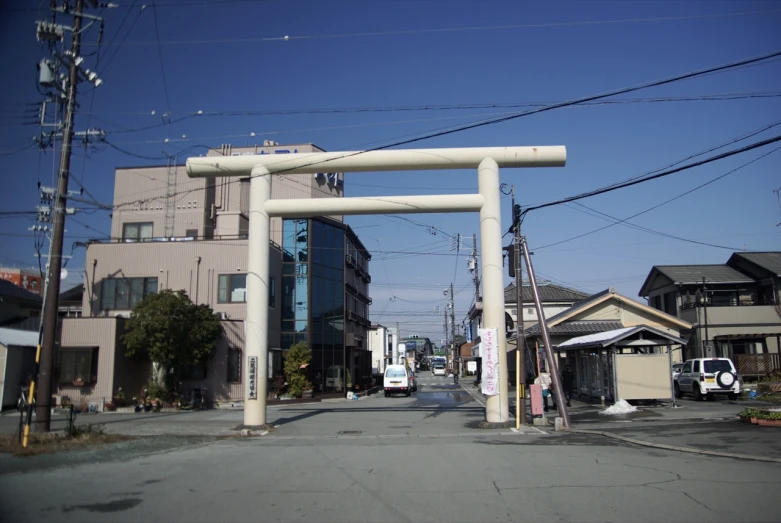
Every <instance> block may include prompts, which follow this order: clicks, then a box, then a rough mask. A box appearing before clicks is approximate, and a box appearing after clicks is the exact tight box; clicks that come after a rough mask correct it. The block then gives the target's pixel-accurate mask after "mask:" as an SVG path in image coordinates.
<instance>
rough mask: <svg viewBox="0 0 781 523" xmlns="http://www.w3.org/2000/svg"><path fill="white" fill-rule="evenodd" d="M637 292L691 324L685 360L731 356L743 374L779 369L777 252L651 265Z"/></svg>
mask: <svg viewBox="0 0 781 523" xmlns="http://www.w3.org/2000/svg"><path fill="white" fill-rule="evenodd" d="M640 296H642V297H644V298H646V299H647V300H648V304H649V305H650V306H651V307H653V308H655V309H658V310H661V311H664V312H666V313H668V314H672V315H673V316H677V317H679V318H681V319H683V320H685V321H687V322H689V323H691V324H693V332H692V335H691V336H690V338H689V343H688V345H687V346H686V349H685V352H686V354H685V356H686V359H689V358H697V357H725V358H731V359H732V360H733V361H734V362H735V365H736V366H737V368H738V372H739V373H741V374H742V375H744V376H746V377H760V376H763V375H764V374H767V373H768V372H770V371H772V370H775V369H779V368H781V359H780V356H779V348H780V347H781V305H779V304H780V303H781V252H736V253H734V254H733V255H732V256H730V258H729V259H728V260H727V262H726V263H725V264H714V265H657V266H654V267H653V268H652V269H651V272H650V273H649V274H648V277H647V278H646V280H645V282H644V283H643V286H642V288H641V289H640Z"/></svg>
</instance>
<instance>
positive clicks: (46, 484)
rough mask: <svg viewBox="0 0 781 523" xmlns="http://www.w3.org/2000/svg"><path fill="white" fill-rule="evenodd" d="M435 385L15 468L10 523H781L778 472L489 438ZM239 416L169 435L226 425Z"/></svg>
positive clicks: (581, 443) (7, 486) (463, 397)
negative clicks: (270, 424)
mask: <svg viewBox="0 0 781 523" xmlns="http://www.w3.org/2000/svg"><path fill="white" fill-rule="evenodd" d="M421 378H422V379H421V387H420V390H419V392H417V393H416V394H413V395H412V397H410V398H405V397H403V396H399V397H392V398H385V397H383V396H382V395H378V396H374V397H371V398H366V399H362V400H359V401H354V402H342V403H333V404H321V405H302V406H292V405H291V406H290V407H281V408H276V409H270V410H269V418H270V419H272V418H273V419H274V420H275V423H277V424H278V428H277V429H276V430H275V431H273V432H272V433H270V434H269V435H267V436H263V437H256V438H237V437H232V438H228V439H225V438H219V437H208V436H199V437H172V436H156V437H151V438H149V437H147V438H144V437H142V438H138V439H136V440H132V441H127V442H123V443H120V444H115V445H111V446H108V447H103V448H99V449H91V450H88V451H83V452H73V453H69V454H65V455H50V456H37V457H35V458H32V459H30V458H28V459H20V458H11V457H9V456H0V507H1V510H2V512H0V513H2V515H3V517H2V519H3V521H12V522H27V521H44V520H45V521H47V522H53V523H54V522H70V521H78V522H92V521H96V522H97V521H99V522H124V521H128V522H130V521H134V522H135V521H174V522H175V521H183V522H188V523H197V522H201V521H253V522H266V521H269V522H274V521H307V522H312V521H318V522H320V521H322V522H331V521H333V522H339V523H344V522H352V521H355V522H359V521H360V522H386V521H393V522H395V521H426V522H428V521H431V522H435V521H448V522H460V521H465V522H466V521H468V522H482V521H491V522H493V521H629V522H632V521H638V522H639V521H670V522H675V521H686V522H690V521H768V522H770V521H772V522H777V521H778V520H779V517H778V515H779V514H781V497H779V496H778V495H777V493H778V489H779V484H781V474H779V472H781V465H779V464H773V463H761V462H752V461H740V460H736V459H729V458H716V457H706V456H701V455H694V454H685V453H678V452H672V451H657V450H655V449H648V448H642V447H636V446H630V445H626V444H623V443H620V442H616V441H613V440H609V439H606V438H603V437H599V436H589V435H584V434H571V433H550V434H544V433H541V432H540V431H535V430H530V431H528V433H524V434H517V433H513V432H511V431H484V430H480V429H476V428H474V422H475V420H479V419H482V417H483V410H482V408H481V406H480V405H479V404H477V403H476V402H475V401H474V400H473V399H472V398H471V396H469V395H468V394H466V393H465V392H464V391H463V389H461V388H456V387H455V386H454V385H452V379H451V380H449V381H448V380H446V379H443V378H438V381H432V382H431V383H427V382H428V381H429V380H427V379H425V377H424V376H421ZM240 414H241V413H240V412H224V413H220V412H207V413H196V414H188V415H183V416H178V417H177V416H171V417H169V418H168V419H169V420H171V421H169V422H166V423H182V424H183V425H182V426H186V425H187V424H189V423H195V420H196V419H202V420H203V422H204V423H206V424H207V426H208V424H209V423H213V424H215V426H216V423H217V422H216V421H214V420H212V421H209V417H210V416H212V417H221V418H220V419H221V420H222V422H221V424H222V425H225V423H226V421H231V418H230V416H235V417H236V420H237V421H238V420H240ZM187 416H190V419H191V420H193V421H187V422H181V421H173V420H175V419H186V417H187ZM136 419H137V420H141V419H143V418H136ZM146 419H152V418H146ZM163 419H164V418H158V424H161V423H163ZM122 423H125V424H128V425H129V424H136V425H130V426H140V425H141V424H144V423H147V424H149V422H145V421H133V420H130V421H125V422H118V423H117V426H119V425H121V424H122ZM713 424H714V425H716V424H717V422H713ZM722 425H723V426H725V427H726V426H727V425H726V424H725V423H722ZM638 426H639V425H638ZM177 427H178V425H177ZM626 427H627V430H628V428H629V425H628V424H627V425H626ZM694 430H700V431H703V430H706V429H704V428H702V427H700V428H699V429H694Z"/></svg>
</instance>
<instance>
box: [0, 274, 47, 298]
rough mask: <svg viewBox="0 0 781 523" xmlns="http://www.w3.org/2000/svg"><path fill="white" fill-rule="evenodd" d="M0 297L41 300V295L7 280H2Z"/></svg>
mask: <svg viewBox="0 0 781 523" xmlns="http://www.w3.org/2000/svg"><path fill="white" fill-rule="evenodd" d="M0 297H3V298H15V299H17V300H26V301H34V302H39V303H40V302H41V297H40V296H38V295H37V294H33V293H32V292H30V291H28V290H27V289H23V288H22V287H19V286H18V285H16V284H14V283H11V282H10V281H7V280H0Z"/></svg>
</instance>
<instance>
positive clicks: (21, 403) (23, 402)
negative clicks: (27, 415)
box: [16, 385, 35, 413]
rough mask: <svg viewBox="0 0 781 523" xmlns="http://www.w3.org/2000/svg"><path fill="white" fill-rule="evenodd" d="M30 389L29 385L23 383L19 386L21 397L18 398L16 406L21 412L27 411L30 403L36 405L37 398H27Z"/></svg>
mask: <svg viewBox="0 0 781 523" xmlns="http://www.w3.org/2000/svg"><path fill="white" fill-rule="evenodd" d="M29 391H30V388H29V387H26V386H24V385H22V386H21V387H19V398H18V399H17V400H16V408H17V409H19V412H22V413H24V412H26V411H27V408H28V407H29V406H30V404H32V405H35V398H30V399H28V398H27V393H28V392H29Z"/></svg>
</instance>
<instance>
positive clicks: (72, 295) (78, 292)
mask: <svg viewBox="0 0 781 523" xmlns="http://www.w3.org/2000/svg"><path fill="white" fill-rule="evenodd" d="M83 296H84V284H83V283H81V284H79V285H76V286H74V287H71V288H70V289H68V290H67V291H63V292H61V293H60V301H61V302H63V301H79V302H80V301H81V299H82V297H83Z"/></svg>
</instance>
